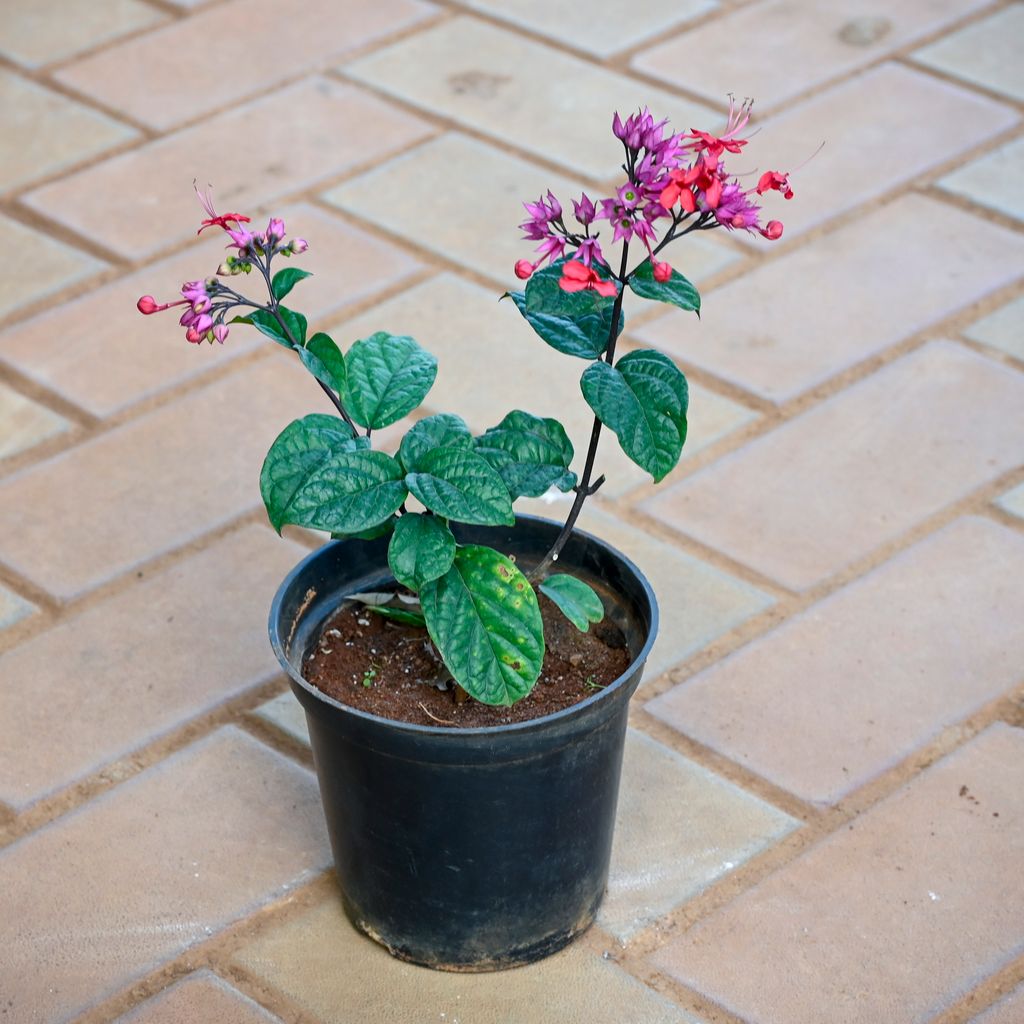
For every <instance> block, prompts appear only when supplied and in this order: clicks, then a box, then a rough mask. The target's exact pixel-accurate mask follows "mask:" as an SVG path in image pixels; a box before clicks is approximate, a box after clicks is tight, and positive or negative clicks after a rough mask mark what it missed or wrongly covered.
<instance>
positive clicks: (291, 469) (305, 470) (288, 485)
mask: <svg viewBox="0 0 1024 1024" xmlns="http://www.w3.org/2000/svg"><path fill="white" fill-rule="evenodd" d="M360 441H365V438H359V439H357V438H356V437H355V436H354V435H353V433H352V430H351V428H350V427H349V426H348V425H347V424H346V423H345V422H344V421H343V420H340V419H338V418H337V417H336V416H328V415H326V414H325V413H313V414H312V415H310V416H304V417H303V418H302V419H300V420H294V421H293V422H292V423H289V424H288V426H287V427H285V428H284V430H282V431H281V433H280V434H279V435H278V436H277V440H276V441H274V443H273V445H271V448H270V451H269V452H268V453H267V457H266V460H265V461H264V463H263V470H262V472H261V473H260V493H261V494H262V495H263V504H264V505H266V507H267V516H268V517H269V518H270V524H271V526H273V527H274V529H275V530H277V532H278V533H280V532H281V527H282V526H283V525H284V524H285V523H286V522H290V521H291V520H289V519H288V509H289V507H290V505H291V502H292V500H293V499H294V498H295V495H296V494H297V493H298V492H299V491H300V490H301V489H302V487H303V486H305V484H306V482H307V481H308V480H309V478H310V477H311V476H313V474H314V473H316V471H317V470H318V469H320V468H321V467H322V466H324V465H325V464H326V463H327V461H328V460H329V459H330V458H331V456H332V455H336V454H339V453H341V452H351V451H355V450H356V449H357V448H358V447H359V444H360Z"/></svg>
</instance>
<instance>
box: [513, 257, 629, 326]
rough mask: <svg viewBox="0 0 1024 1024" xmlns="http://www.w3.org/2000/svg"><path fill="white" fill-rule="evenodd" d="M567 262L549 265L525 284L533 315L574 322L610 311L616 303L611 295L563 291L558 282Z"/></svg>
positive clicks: (604, 275) (600, 271)
mask: <svg viewBox="0 0 1024 1024" xmlns="http://www.w3.org/2000/svg"><path fill="white" fill-rule="evenodd" d="M566 262H567V261H566V260H565V259H561V260H557V261H556V262H554V263H549V264H548V265H547V266H546V267H543V268H542V269H541V270H538V271H537V272H536V273H535V274H533V275H532V276H531V277H530V279H529V280H528V281H527V282H526V308H527V310H529V312H531V313H549V314H553V315H554V316H564V317H568V318H569V319H571V320H578V319H579V318H580V317H585V316H592V315H595V314H600V312H601V311H602V310H610V309H611V307H612V306H613V305H614V304H615V299H614V298H613V297H612V296H611V295H600V294H599V293H598V292H597V291H595V290H594V289H592V288H591V289H585V290H584V291H580V292H565V291H562V289H561V288H560V287H559V284H558V282H559V281H560V280H561V278H562V266H563V264H565V263H566ZM597 269H598V273H599V274H601V275H602V276H603V277H610V276H611V275H610V274H609V273H608V272H607V270H606V268H604V267H598V268H597ZM609 324H610V318H609Z"/></svg>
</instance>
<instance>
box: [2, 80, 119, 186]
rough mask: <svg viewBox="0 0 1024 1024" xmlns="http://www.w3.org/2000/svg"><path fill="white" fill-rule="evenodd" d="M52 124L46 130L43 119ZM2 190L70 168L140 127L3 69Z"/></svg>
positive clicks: (109, 146)
mask: <svg viewBox="0 0 1024 1024" xmlns="http://www.w3.org/2000/svg"><path fill="white" fill-rule="evenodd" d="M41 122H43V123H46V124H47V125H50V126H51V128H50V130H49V131H47V132H40V131H39V124H40V123H41ZM0 133H2V135H0V191H4V192H6V191H9V190H10V189H13V188H15V187H17V186H20V185H26V184H28V183H29V182H31V181H32V180H34V179H36V178H42V177H45V176H46V175H49V174H53V173H54V172H55V171H61V170H65V169H66V168H68V167H70V166H71V165H72V164H77V163H80V162H81V161H83V160H87V159H89V158H90V157H94V156H97V155H99V154H100V153H102V152H104V151H105V150H108V149H111V148H112V147H113V146H116V145H117V144H118V143H121V142H127V141H129V140H130V139H133V138H135V137H136V135H137V133H136V132H135V131H134V130H133V129H131V128H128V127H127V126H126V125H123V124H118V122H116V121H114V120H112V119H111V118H109V117H107V116H106V115H105V114H100V113H98V112H97V111H95V110H92V109H90V108H89V107H86V106H83V105H82V104H81V103H76V102H75V101H74V100H69V99H68V98H67V97H66V96H62V95H61V94H60V93H57V92H53V91H52V90H50V89H44V88H42V87H41V86H39V85H37V84H36V83H35V82H32V81H29V80H28V79H26V78H22V77H21V76H20V75H16V74H14V73H13V72H10V71H4V70H0Z"/></svg>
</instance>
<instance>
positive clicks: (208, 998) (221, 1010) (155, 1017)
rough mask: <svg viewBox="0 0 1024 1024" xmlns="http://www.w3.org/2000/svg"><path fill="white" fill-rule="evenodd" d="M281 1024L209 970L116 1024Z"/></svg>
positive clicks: (171, 989)
mask: <svg viewBox="0 0 1024 1024" xmlns="http://www.w3.org/2000/svg"><path fill="white" fill-rule="evenodd" d="M186 1021H195V1022H196V1024H200V1022H202V1021H209V1022H210V1024H213V1022H216V1024H278V1022H279V1018H278V1017H275V1016H274V1015H273V1014H271V1013H268V1012H267V1011H266V1010H265V1009H263V1007H262V1006H260V1005H259V1004H258V1003H254V1002H253V1001H252V1000H251V999H249V998H248V996H244V995H242V993H241V992H239V991H238V990H237V989H234V988H232V987H231V986H230V985H229V984H228V983H227V982H226V981H224V979H223V978H218V977H217V975H215V974H213V973H212V972H210V971H207V970H201V971H196V972H194V973H193V974H190V975H189V976H188V977H187V978H185V979H184V980H183V981H179V982H176V983H175V984H174V985H171V986H170V988H166V989H164V991H163V992H161V993H160V994H159V995H158V996H154V997H153V998H152V999H150V1000H148V1001H147V1002H145V1003H143V1004H142V1005H141V1006H140V1007H138V1008H137V1009H135V1010H132V1011H131V1012H130V1013H128V1014H125V1016H123V1017H118V1018H117V1020H116V1021H115V1022H114V1024H184V1022H186Z"/></svg>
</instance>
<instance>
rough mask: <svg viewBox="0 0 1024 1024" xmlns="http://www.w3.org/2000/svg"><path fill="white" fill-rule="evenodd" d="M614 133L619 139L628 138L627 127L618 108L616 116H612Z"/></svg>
mask: <svg viewBox="0 0 1024 1024" xmlns="http://www.w3.org/2000/svg"><path fill="white" fill-rule="evenodd" d="M612 135H614V136H615V138H617V139H622V140H623V141H625V139H626V129H625V126H624V125H623V123H622V118H621V117H619V112H618V111H617V110H616V111H615V116H614V117H613V118H612Z"/></svg>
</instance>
